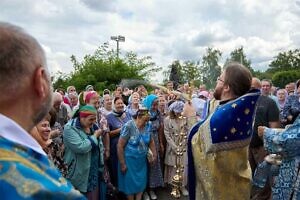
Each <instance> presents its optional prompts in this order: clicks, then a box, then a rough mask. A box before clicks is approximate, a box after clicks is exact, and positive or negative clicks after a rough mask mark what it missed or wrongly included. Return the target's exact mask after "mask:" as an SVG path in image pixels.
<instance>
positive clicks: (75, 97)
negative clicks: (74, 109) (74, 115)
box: [70, 96, 78, 106]
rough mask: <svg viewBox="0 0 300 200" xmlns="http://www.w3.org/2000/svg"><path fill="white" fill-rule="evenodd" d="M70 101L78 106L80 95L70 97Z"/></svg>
mask: <svg viewBox="0 0 300 200" xmlns="http://www.w3.org/2000/svg"><path fill="white" fill-rule="evenodd" d="M70 103H71V105H72V106H76V105H77V103H78V97H77V96H71V97H70Z"/></svg>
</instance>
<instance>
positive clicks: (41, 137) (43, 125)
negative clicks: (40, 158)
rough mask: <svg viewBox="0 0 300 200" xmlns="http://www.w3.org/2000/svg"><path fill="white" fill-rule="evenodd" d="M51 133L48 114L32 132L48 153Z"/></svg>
mask: <svg viewBox="0 0 300 200" xmlns="http://www.w3.org/2000/svg"><path fill="white" fill-rule="evenodd" d="M50 133H51V128H50V115H49V114H48V115H47V116H46V117H45V118H44V119H43V120H42V121H40V122H39V123H38V124H37V125H36V126H35V127H34V128H33V129H32V130H31V132H30V134H31V135H32V137H33V138H34V139H35V140H36V141H37V142H38V143H39V144H40V145H41V147H42V148H43V150H44V151H45V152H46V153H48V145H49V144H50V143H51V140H50V139H49V137H50Z"/></svg>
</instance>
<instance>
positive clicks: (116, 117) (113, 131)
mask: <svg viewBox="0 0 300 200" xmlns="http://www.w3.org/2000/svg"><path fill="white" fill-rule="evenodd" d="M106 119H107V122H108V126H109V130H110V132H109V135H110V160H109V161H110V163H109V170H110V176H111V182H112V184H113V185H114V186H118V184H117V183H118V155H117V144H118V140H119V136H120V132H121V128H122V126H123V125H124V124H125V123H126V122H128V121H129V120H130V119H131V117H130V115H129V114H128V113H126V112H124V103H123V99H122V98H121V97H116V98H115V99H114V108H113V112H112V113H110V114H109V115H107V117H106Z"/></svg>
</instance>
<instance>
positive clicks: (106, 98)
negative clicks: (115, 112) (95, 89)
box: [103, 95, 112, 110]
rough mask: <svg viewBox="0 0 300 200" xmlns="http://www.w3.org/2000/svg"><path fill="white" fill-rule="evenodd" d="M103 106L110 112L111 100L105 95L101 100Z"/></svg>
mask: <svg viewBox="0 0 300 200" xmlns="http://www.w3.org/2000/svg"><path fill="white" fill-rule="evenodd" d="M103 106H104V108H105V109H107V110H111V108H112V99H111V97H110V96H109V95H105V96H104V99H103Z"/></svg>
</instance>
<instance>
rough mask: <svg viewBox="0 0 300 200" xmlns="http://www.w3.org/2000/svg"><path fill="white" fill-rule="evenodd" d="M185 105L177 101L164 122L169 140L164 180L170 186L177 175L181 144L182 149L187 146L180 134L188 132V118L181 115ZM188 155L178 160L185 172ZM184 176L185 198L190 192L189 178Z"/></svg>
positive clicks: (183, 190)
mask: <svg viewBox="0 0 300 200" xmlns="http://www.w3.org/2000/svg"><path fill="white" fill-rule="evenodd" d="M183 108H184V103H183V102H182V101H179V100H177V101H175V102H173V103H172V104H171V105H170V106H169V112H170V113H169V116H167V117H166V118H165V120H164V134H165V137H166V140H167V147H166V157H165V174H164V180H165V182H166V183H168V184H172V178H173V176H174V175H175V173H176V168H175V166H176V165H177V164H178V163H176V153H177V149H178V148H179V144H180V143H181V144H182V147H184V146H186V142H187V141H186V139H185V138H183V137H184V136H183V137H181V136H180V134H181V133H182V132H184V133H186V135H187V132H188V118H187V117H184V118H183V117H182V116H181V114H182V112H183ZM185 159H186V154H184V156H183V158H181V159H178V161H179V165H180V166H183V167H184V171H186V169H187V167H186V165H185ZM182 175H183V180H182V186H183V187H182V188H181V192H182V194H183V195H184V196H187V195H188V191H187V190H186V189H185V186H186V185H187V177H186V176H185V175H186V174H185V173H184V174H182Z"/></svg>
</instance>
